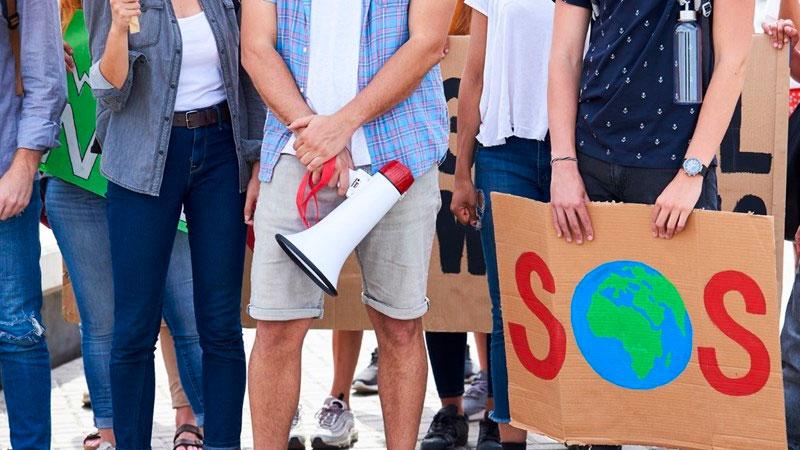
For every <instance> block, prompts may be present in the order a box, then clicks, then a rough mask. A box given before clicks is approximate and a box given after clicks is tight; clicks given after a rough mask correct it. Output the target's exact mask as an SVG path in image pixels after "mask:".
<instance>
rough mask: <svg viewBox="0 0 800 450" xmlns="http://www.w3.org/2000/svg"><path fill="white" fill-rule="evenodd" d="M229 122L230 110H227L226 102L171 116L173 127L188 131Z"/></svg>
mask: <svg viewBox="0 0 800 450" xmlns="http://www.w3.org/2000/svg"><path fill="white" fill-rule="evenodd" d="M230 121H231V110H230V109H229V108H228V103H227V102H225V103H220V104H219V105H215V106H209V107H208V108H203V109H194V110H192V111H179V112H175V114H174V115H173V116H172V126H173V127H181V128H188V129H190V130H191V129H194V128H200V127H206V126H209V125H214V124H217V123H220V122H230Z"/></svg>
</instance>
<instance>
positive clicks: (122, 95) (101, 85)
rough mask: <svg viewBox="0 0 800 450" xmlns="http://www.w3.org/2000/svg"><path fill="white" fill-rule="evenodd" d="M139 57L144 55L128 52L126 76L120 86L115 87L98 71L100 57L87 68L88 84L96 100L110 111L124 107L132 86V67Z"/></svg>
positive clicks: (142, 57) (141, 57)
mask: <svg viewBox="0 0 800 450" xmlns="http://www.w3.org/2000/svg"><path fill="white" fill-rule="evenodd" d="M140 59H144V55H143V54H142V53H140V52H135V51H129V52H128V77H127V78H125V82H124V83H123V84H122V87H121V88H119V89H117V88H116V87H114V85H113V84H111V82H109V81H108V79H106V77H105V76H104V75H103V73H102V72H101V71H100V61H102V60H100V59H98V60H97V62H95V63H94V64H92V67H91V69H90V70H89V85H90V86H91V87H92V92H93V93H94V96H95V98H96V99H97V101H98V102H99V103H100V104H102V105H103V106H105V107H106V108H108V109H109V110H111V111H119V110H121V109H122V108H124V107H125V104H126V103H127V102H128V97H129V96H130V94H131V88H132V87H133V71H134V70H133V69H134V67H135V65H136V63H137V62H139V60H140Z"/></svg>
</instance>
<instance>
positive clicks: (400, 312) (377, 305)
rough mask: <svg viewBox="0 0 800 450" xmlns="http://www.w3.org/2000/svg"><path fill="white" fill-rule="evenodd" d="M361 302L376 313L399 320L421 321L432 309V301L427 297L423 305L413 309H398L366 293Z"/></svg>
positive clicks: (362, 294)
mask: <svg viewBox="0 0 800 450" xmlns="http://www.w3.org/2000/svg"><path fill="white" fill-rule="evenodd" d="M361 302H362V303H364V304H365V305H367V306H369V307H370V308H372V309H374V310H375V311H378V312H379V313H381V314H383V315H385V316H387V317H391V318H392V319H397V320H414V319H419V318H420V317H422V316H424V315H425V313H426V312H428V308H429V307H430V301H429V300H428V298H427V297H425V298H424V299H423V300H422V303H420V304H419V305H417V306H413V307H411V308H398V307H396V306H392V305H389V304H387V303H384V302H382V301H380V300H378V299H376V298H375V297H372V296H371V295H369V294H367V293H366V292H362V293H361Z"/></svg>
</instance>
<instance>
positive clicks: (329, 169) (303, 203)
mask: <svg viewBox="0 0 800 450" xmlns="http://www.w3.org/2000/svg"><path fill="white" fill-rule="evenodd" d="M335 171H336V158H331V159H329V160H328V161H327V162H325V164H323V166H322V174H321V176H320V179H319V182H318V183H317V184H313V182H312V180H311V172H306V174H305V175H303V179H302V180H301V181H300V186H298V188H297V198H296V200H295V201H296V203H297V212H298V214H300V220H302V221H303V225H305V226H306V228H310V227H311V225H310V224H309V222H308V219H307V218H306V212H307V210H308V203H309V202H310V201H311V200H312V199H313V200H314V208H315V210H316V214H317V217H316V220H319V203H318V202H317V193H318V192H319V191H321V190H322V188H324V187H325V186H327V185H328V182H330V181H331V178H333V173H334V172H335ZM309 186H310V187H311V190H310V191H309V192H308V194H306V187H309Z"/></svg>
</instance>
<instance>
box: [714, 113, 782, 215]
mask: <svg viewBox="0 0 800 450" xmlns="http://www.w3.org/2000/svg"><path fill="white" fill-rule="evenodd" d="M741 134H742V98H741V97H739V102H738V103H737V104H736V109H735V110H734V112H733V117H732V118H731V124H730V126H729V127H728V131H726V132H725V137H724V138H723V139H722V144H721V145H720V156H721V161H720V170H721V171H722V173H763V174H768V173H770V171H771V170H772V155H771V154H770V153H759V152H752V151H742V149H741ZM740 202H741V200H740Z"/></svg>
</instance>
